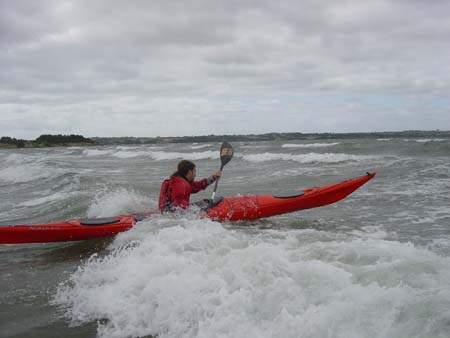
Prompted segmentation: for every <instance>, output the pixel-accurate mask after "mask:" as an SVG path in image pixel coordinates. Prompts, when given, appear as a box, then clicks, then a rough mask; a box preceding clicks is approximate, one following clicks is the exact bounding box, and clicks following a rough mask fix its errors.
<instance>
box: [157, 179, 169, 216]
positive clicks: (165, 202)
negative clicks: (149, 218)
mask: <svg viewBox="0 0 450 338" xmlns="http://www.w3.org/2000/svg"><path fill="white" fill-rule="evenodd" d="M170 182H171V180H170V179H165V180H164V181H163V182H162V184H161V190H160V192H159V201H158V208H159V211H161V212H163V211H166V210H167V209H169V208H170V198H169V187H170Z"/></svg>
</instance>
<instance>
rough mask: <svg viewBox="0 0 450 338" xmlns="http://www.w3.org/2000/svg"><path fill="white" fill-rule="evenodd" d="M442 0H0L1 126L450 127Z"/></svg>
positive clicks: (24, 129) (201, 129)
mask: <svg viewBox="0 0 450 338" xmlns="http://www.w3.org/2000/svg"><path fill="white" fill-rule="evenodd" d="M449 17H450V1H445V0H442V1H439V0H428V1H424V0H391V1H387V0H367V1H364V0H349V1H334V0H284V1H273V0H255V1H248V0H226V1H212V0H205V1H196V0H194V1H193V0H183V1H168V0H161V1H158V0H150V1H111V0H89V1H79V0H77V1H75V0H74V1H64V0H55V1H49V0H40V1H34V0H29V1H20V0H14V1H9V0H0V136H6V135H8V136H12V137H17V138H26V139H34V138H36V137H37V136H39V135H40V134H44V133H52V134H55V133H58V134H59V133H63V134H68V133H70V134H72V133H75V134H82V135H84V136H181V135H205V134H241V133H244V134H247V133H265V132H353V131H389V130H406V129H424V130H430V129H441V130H450V19H449Z"/></svg>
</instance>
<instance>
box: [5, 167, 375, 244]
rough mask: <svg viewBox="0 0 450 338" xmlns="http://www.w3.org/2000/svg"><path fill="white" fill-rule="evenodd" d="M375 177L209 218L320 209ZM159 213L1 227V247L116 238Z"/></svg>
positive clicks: (251, 201)
mask: <svg viewBox="0 0 450 338" xmlns="http://www.w3.org/2000/svg"><path fill="white" fill-rule="evenodd" d="M374 176H375V173H367V175H364V176H361V177H357V178H354V179H351V180H347V181H344V182H340V183H337V184H331V185H325V186H321V187H314V188H309V189H305V190H301V191H296V192H293V193H290V194H282V195H256V196H236V197H226V198H223V199H222V200H221V201H220V202H219V203H218V204H217V205H215V206H214V207H212V208H211V209H209V210H208V211H207V215H208V217H209V218H211V219H213V220H217V221H245V220H255V219H259V218H265V217H271V216H275V215H280V214H285V213H289V212H294V211H298V210H304V209H311V208H317V207H321V206H324V205H328V204H332V203H335V202H337V201H340V200H342V199H343V198H345V197H347V196H348V195H349V194H351V193H352V192H353V191H355V190H356V189H358V188H359V187H361V186H362V185H364V184H365V183H366V182H368V181H369V180H371V179H372V178H373V177H374ZM155 213H158V211H149V212H146V213H143V214H140V215H125V216H116V217H106V218H92V219H79V220H73V221H66V222H58V223H48V224H25V225H13V226H0V244H19V243H46V242H64V241H78V240H85V239H91V238H97V237H107V236H114V235H116V234H118V233H120V232H123V231H127V230H129V229H130V228H132V227H133V225H134V224H135V223H136V222H137V221H139V220H140V219H141V218H142V217H145V216H149V215H151V214H155Z"/></svg>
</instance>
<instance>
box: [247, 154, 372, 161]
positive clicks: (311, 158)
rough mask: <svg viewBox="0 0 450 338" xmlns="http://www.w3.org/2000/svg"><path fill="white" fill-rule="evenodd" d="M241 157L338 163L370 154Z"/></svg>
mask: <svg viewBox="0 0 450 338" xmlns="http://www.w3.org/2000/svg"><path fill="white" fill-rule="evenodd" d="M242 158H243V159H244V160H246V161H249V162H266V161H279V160H282V161H295V162H299V163H317V162H319V163H320V162H321V163H338V162H347V161H361V160H366V159H371V158H372V157H371V156H364V155H350V154H339V153H324V154H319V153H308V154H283V153H269V152H266V153H261V154H249V155H243V156H242Z"/></svg>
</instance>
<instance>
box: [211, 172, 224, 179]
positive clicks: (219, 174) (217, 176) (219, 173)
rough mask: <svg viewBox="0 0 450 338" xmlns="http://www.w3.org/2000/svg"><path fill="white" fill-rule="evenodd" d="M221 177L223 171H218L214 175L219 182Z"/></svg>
mask: <svg viewBox="0 0 450 338" xmlns="http://www.w3.org/2000/svg"><path fill="white" fill-rule="evenodd" d="M220 176H222V171H220V170H217V171H216V172H215V173H214V175H213V177H214V179H215V180H217V179H218V178H219V177H220Z"/></svg>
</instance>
